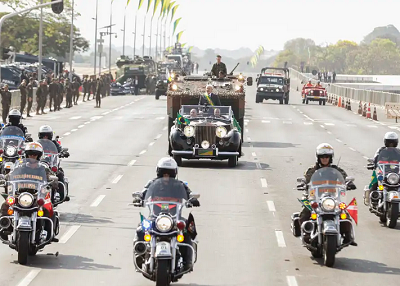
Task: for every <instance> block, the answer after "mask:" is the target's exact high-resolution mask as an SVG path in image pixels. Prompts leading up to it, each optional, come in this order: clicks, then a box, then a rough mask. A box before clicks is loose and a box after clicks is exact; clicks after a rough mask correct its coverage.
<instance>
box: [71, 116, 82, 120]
mask: <svg viewBox="0 0 400 286" xmlns="http://www.w3.org/2000/svg"><path fill="white" fill-rule="evenodd" d="M79 118H82V116H74V117H71V118H70V119H72V120H75V119H79Z"/></svg>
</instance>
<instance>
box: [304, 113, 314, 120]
mask: <svg viewBox="0 0 400 286" xmlns="http://www.w3.org/2000/svg"><path fill="white" fill-rule="evenodd" d="M303 116H304V117H305V118H307V119H308V120H310V121H312V122H314V121H315V120H314V119H312V118H311V117H309V116H307V115H306V114H303Z"/></svg>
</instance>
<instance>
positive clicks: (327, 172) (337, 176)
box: [309, 167, 346, 200]
mask: <svg viewBox="0 0 400 286" xmlns="http://www.w3.org/2000/svg"><path fill="white" fill-rule="evenodd" d="M345 192H346V184H345V179H344V178H343V175H342V174H341V173H340V172H339V171H338V170H336V169H334V168H330V167H325V168H321V169H319V170H317V171H316V172H315V173H314V174H313V175H312V177H311V180H310V188H309V198H310V199H313V200H315V199H319V198H321V197H323V196H331V197H335V198H338V197H339V196H340V197H344V196H345Z"/></svg>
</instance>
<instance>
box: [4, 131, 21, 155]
mask: <svg viewBox="0 0 400 286" xmlns="http://www.w3.org/2000/svg"><path fill="white" fill-rule="evenodd" d="M24 141H25V136H24V132H22V130H21V128H19V127H17V126H7V127H6V128H4V129H3V130H2V132H1V135H0V147H1V148H2V149H4V151H5V152H6V151H7V150H6V149H7V147H14V148H16V149H18V148H20V147H21V145H22V143H23V142H24Z"/></svg>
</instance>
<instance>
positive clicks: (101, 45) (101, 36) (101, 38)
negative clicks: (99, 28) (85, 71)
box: [99, 32, 107, 76]
mask: <svg viewBox="0 0 400 286" xmlns="http://www.w3.org/2000/svg"><path fill="white" fill-rule="evenodd" d="M105 35H107V32H100V41H99V43H100V45H99V76H100V75H101V54H102V53H103V44H102V43H103V42H104V40H103V36H105Z"/></svg>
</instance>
